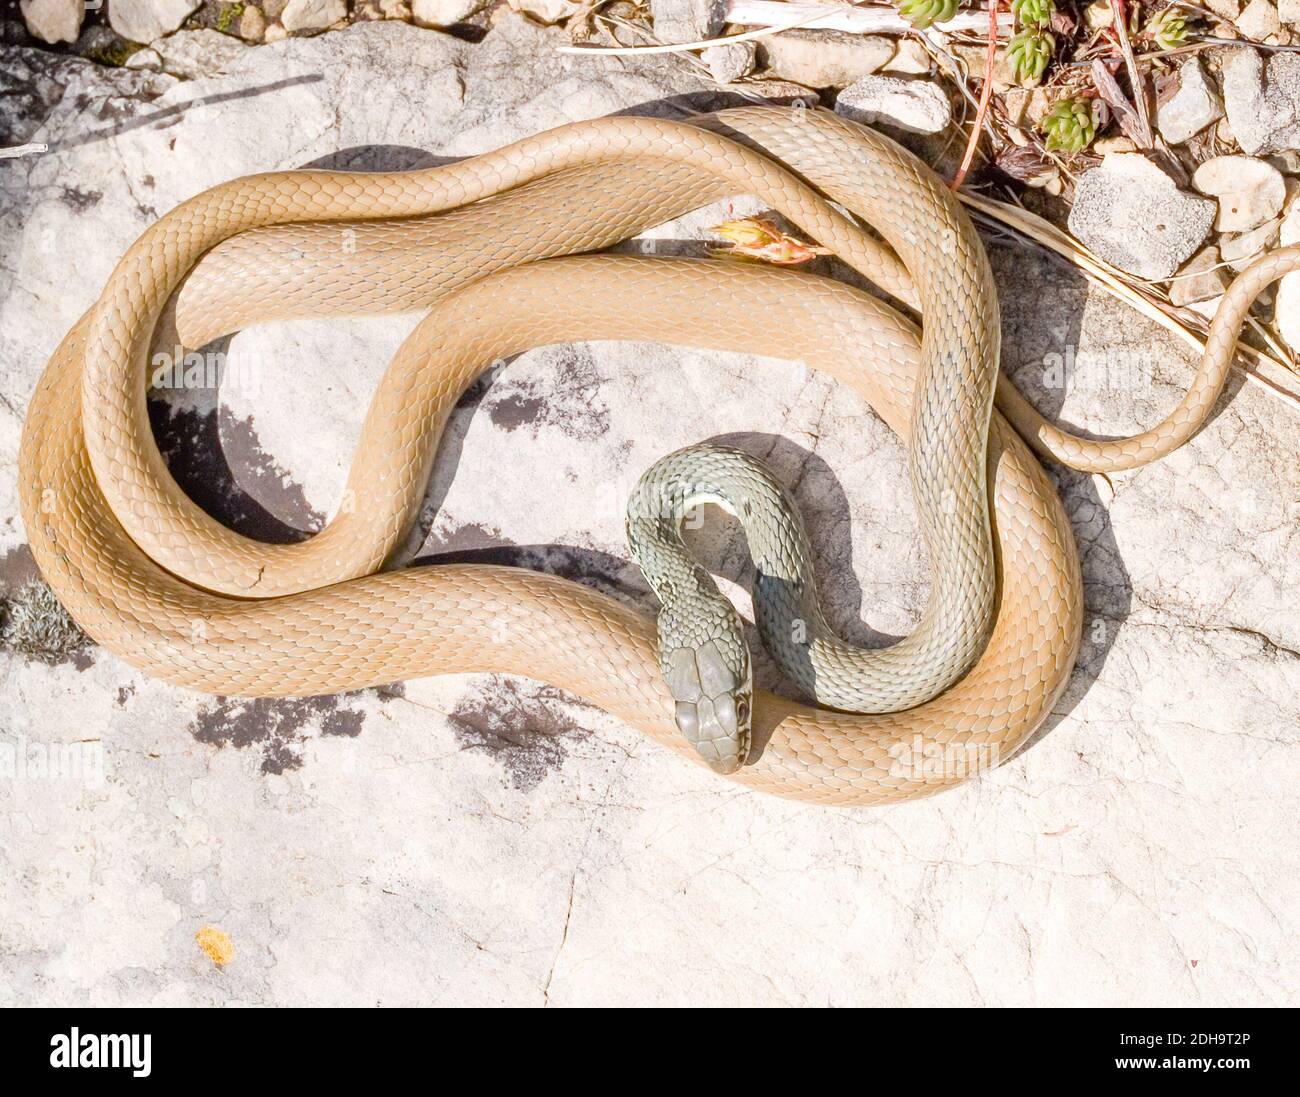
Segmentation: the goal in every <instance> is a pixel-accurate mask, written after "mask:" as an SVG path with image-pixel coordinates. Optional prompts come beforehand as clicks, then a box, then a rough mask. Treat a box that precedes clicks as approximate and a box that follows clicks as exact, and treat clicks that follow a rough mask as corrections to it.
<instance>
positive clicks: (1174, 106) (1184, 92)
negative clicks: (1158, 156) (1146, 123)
mask: <svg viewBox="0 0 1300 1097" xmlns="http://www.w3.org/2000/svg"><path fill="white" fill-rule="evenodd" d="M1222 117H1223V100H1222V99H1221V98H1219V92H1218V89H1216V88H1215V86H1214V85H1213V83H1211V82H1210V79H1209V77H1207V76H1206V75H1205V68H1204V67H1203V66H1202V65H1201V62H1200V60H1199V59H1198V58H1195V57H1193V58H1192V59H1191V60H1190V61H1185V62H1184V63H1183V66H1182V67H1181V68H1180V69H1179V70H1178V90H1177V91H1176V92H1175V93H1174V94H1173V96H1172V97H1171V98H1169V99H1167V100H1165V101H1164V102H1163V103H1161V104H1159V106H1158V107H1157V108H1156V125H1157V126H1158V127H1159V129H1160V135H1161V136H1162V137H1163V138H1164V139H1165V140H1166V141H1168V142H1169V143H1170V144H1171V145H1177V144H1181V143H1182V142H1183V141H1186V140H1187V139H1188V138H1189V137H1195V136H1196V134H1198V133H1200V132H1201V130H1203V129H1205V127H1206V126H1208V125H1211V124H1212V123H1214V122H1217V121H1218V120H1219V119H1220V118H1222Z"/></svg>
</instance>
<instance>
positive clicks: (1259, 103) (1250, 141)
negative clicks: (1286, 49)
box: [1222, 49, 1300, 156]
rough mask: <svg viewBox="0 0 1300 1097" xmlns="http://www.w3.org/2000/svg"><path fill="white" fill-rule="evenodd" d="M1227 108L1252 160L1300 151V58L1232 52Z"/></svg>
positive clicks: (1227, 63)
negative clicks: (1255, 157)
mask: <svg viewBox="0 0 1300 1097" xmlns="http://www.w3.org/2000/svg"><path fill="white" fill-rule="evenodd" d="M1222 64H1223V80H1222V87H1223V104H1224V107H1225V109H1226V110H1227V113H1228V121H1229V122H1230V123H1231V125H1232V133H1233V136H1234V137H1235V138H1236V140H1237V143H1238V144H1239V145H1241V148H1242V151H1243V152H1246V153H1249V154H1250V155H1251V156H1266V155H1267V154H1269V153H1271V152H1285V151H1287V150H1288V149H1300V54H1296V53H1276V54H1274V55H1273V56H1272V57H1271V58H1269V60H1268V61H1267V63H1266V62H1265V60H1264V58H1263V57H1262V56H1261V55H1260V54H1259V52H1258V51H1256V50H1252V49H1229V50H1226V51H1225V56H1224V58H1223V62H1222Z"/></svg>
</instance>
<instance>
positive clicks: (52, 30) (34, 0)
mask: <svg viewBox="0 0 1300 1097" xmlns="http://www.w3.org/2000/svg"><path fill="white" fill-rule="evenodd" d="M19 8H20V10H21V11H22V14H23V22H24V23H26V24H27V29H28V30H29V31H31V33H32V34H33V35H35V36H36V37H37V38H39V39H40V40H41V41H42V42H49V43H51V44H53V43H55V42H75V41H76V40H77V35H78V34H79V33H80V32H81V21H82V19H84V18H85V16H86V3H85V0H22V2H21V3H20V4H19Z"/></svg>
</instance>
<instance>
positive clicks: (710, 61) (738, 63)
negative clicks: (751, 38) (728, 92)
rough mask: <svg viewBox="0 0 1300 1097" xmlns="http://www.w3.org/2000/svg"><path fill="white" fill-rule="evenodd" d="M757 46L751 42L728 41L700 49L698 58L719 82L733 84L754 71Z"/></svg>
mask: <svg viewBox="0 0 1300 1097" xmlns="http://www.w3.org/2000/svg"><path fill="white" fill-rule="evenodd" d="M757 54H758V47H757V46H756V45H755V44H754V43H753V42H729V43H727V45H725V46H710V47H709V48H708V49H706V50H703V51H701V53H700V60H702V61H703V62H704V63H705V64H706V65H708V66H709V73H710V75H712V77H713V79H715V80H716V81H717V82H718V83H719V84H734V83H735V82H736V81H737V80H740V79H742V78H743V77H746V76H748V75H749V74H750V73H751V72H753V71H754V60H755V57H756V56H757Z"/></svg>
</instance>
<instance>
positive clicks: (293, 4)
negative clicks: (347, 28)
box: [280, 0, 348, 32]
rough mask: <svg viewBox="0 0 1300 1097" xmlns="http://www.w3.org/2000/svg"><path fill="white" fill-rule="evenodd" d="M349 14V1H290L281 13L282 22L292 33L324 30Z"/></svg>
mask: <svg viewBox="0 0 1300 1097" xmlns="http://www.w3.org/2000/svg"><path fill="white" fill-rule="evenodd" d="M347 14H348V5H347V0H289V2H288V3H287V4H285V6H284V11H283V12H281V13H280V22H281V24H283V26H284V29H285V30H287V31H290V32H292V31H299V30H324V29H325V28H326V27H328V26H330V25H331V24H333V23H337V22H338V21H339V20H340V19H342V18H344V17H345V16H346V15H347Z"/></svg>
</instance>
